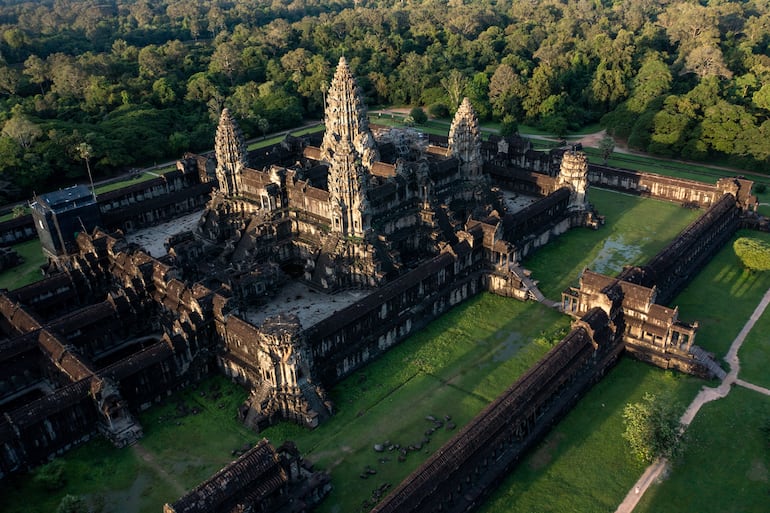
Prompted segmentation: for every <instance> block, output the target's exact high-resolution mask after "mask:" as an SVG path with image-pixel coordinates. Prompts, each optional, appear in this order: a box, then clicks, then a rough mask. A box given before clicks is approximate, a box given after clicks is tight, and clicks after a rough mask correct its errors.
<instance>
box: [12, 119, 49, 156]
mask: <svg viewBox="0 0 770 513" xmlns="http://www.w3.org/2000/svg"><path fill="white" fill-rule="evenodd" d="M3 135H6V136H8V137H10V138H11V139H13V140H15V141H16V142H17V143H19V146H21V147H22V148H24V149H25V150H26V149H29V147H30V146H32V143H34V142H35V141H36V140H37V139H38V138H39V137H40V136H41V135H43V131H42V130H41V129H40V127H39V126H37V125H36V124H35V123H33V122H32V121H30V120H29V119H27V118H26V117H25V116H21V115H14V116H13V117H12V118H11V119H9V120H8V121H6V122H5V125H4V126H3Z"/></svg>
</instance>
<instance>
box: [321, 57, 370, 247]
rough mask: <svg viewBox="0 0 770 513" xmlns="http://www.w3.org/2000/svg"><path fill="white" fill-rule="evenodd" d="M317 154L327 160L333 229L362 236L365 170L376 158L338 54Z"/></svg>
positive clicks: (356, 93) (357, 97) (357, 95)
mask: <svg viewBox="0 0 770 513" xmlns="http://www.w3.org/2000/svg"><path fill="white" fill-rule="evenodd" d="M325 117H326V119H325V122H326V132H325V133H324V138H323V143H322V144H321V158H322V159H323V160H324V161H326V162H328V163H329V178H328V183H329V201H330V202H331V212H332V226H331V229H332V231H333V232H336V233H339V234H341V235H342V236H354V237H363V236H364V234H365V233H366V232H367V231H368V230H369V223H370V219H369V217H370V216H369V212H368V209H369V205H368V201H367V198H366V191H367V188H368V183H369V170H370V169H371V167H372V164H373V163H374V162H376V161H377V160H379V156H378V154H377V147H376V145H375V142H374V137H373V136H372V133H371V132H370V131H369V121H368V119H367V118H366V106H365V105H364V102H363V100H362V99H361V93H360V91H359V89H358V84H357V83H356V81H355V79H354V78H353V75H352V74H351V72H350V68H349V67H348V63H347V61H346V60H345V57H341V58H340V62H339V65H338V66H337V71H336V72H335V74H334V78H333V79H332V83H331V87H329V93H328V95H327V98H326V113H325Z"/></svg>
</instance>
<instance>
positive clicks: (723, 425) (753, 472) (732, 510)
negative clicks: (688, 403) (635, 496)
mask: <svg viewBox="0 0 770 513" xmlns="http://www.w3.org/2000/svg"><path fill="white" fill-rule="evenodd" d="M763 428H764V429H765V430H767V429H768V428H770V397H767V396H763V395H760V394H758V393H757V392H753V391H751V390H746V389H744V388H742V387H737V386H736V387H733V388H732V390H731V391H730V393H729V395H728V396H727V397H726V398H724V399H720V400H718V401H714V402H711V403H707V404H705V405H704V406H703V408H701V410H700V412H699V413H698V415H697V416H696V417H695V419H694V420H693V422H692V424H691V425H690V428H689V429H688V432H687V433H688V435H687V436H688V443H687V450H686V451H685V453H684V455H683V456H682V458H681V459H680V461H678V462H677V463H676V465H675V466H674V468H673V469H672V470H671V472H670V474H669V475H668V476H667V477H666V479H665V480H664V481H663V482H662V483H660V484H656V485H653V486H652V487H651V488H650V489H649V490H648V491H647V493H646V494H645V495H644V497H643V498H642V500H641V502H640V503H639V505H638V506H637V508H636V510H635V511H636V512H638V513H667V512H670V513H684V512H698V513H766V512H767V511H768V509H770V508H769V505H770V447H769V446H768V443H770V437H769V436H768V433H767V431H764V432H763Z"/></svg>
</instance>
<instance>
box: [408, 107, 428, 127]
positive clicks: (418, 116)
mask: <svg viewBox="0 0 770 513" xmlns="http://www.w3.org/2000/svg"><path fill="white" fill-rule="evenodd" d="M409 117H410V118H412V119H413V120H414V123H415V124H417V125H422V124H423V123H425V122H426V121H428V115H427V114H425V111H424V110H422V108H421V107H415V108H413V109H412V110H410V111H409Z"/></svg>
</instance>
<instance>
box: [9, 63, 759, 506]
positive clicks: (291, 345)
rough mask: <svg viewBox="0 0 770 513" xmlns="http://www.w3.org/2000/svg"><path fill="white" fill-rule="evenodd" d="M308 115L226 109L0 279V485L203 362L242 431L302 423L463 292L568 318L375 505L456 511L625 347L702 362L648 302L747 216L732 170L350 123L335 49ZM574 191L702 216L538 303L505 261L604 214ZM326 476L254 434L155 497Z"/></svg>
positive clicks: (667, 312) (321, 486)
mask: <svg viewBox="0 0 770 513" xmlns="http://www.w3.org/2000/svg"><path fill="white" fill-rule="evenodd" d="M325 118H326V119H325V125H326V130H325V132H324V133H323V134H322V135H315V136H314V135H311V136H306V137H303V138H297V137H287V138H286V139H285V140H284V141H283V142H282V143H280V144H277V145H273V146H271V147H269V148H266V149H262V150H256V151H254V152H249V151H248V150H247V148H246V145H245V142H244V139H243V135H242V134H241V132H240V130H239V128H238V125H237V122H236V121H235V119H234V118H233V117H232V115H231V113H230V112H229V111H228V110H227V109H225V110H223V112H222V114H221V117H220V120H219V125H218V127H217V131H216V138H215V152H214V155H213V156H203V155H187V156H185V158H184V159H182V160H180V161H179V163H178V171H177V172H175V174H173V175H172V176H170V177H168V178H163V180H161V181H158V182H152V183H150V184H149V185H137V186H136V187H132V188H131V190H130V191H127V192H125V193H122V192H121V193H117V192H113V193H110V194H109V197H104V198H102V197H101V196H100V197H99V198H97V206H98V208H99V209H100V213H101V220H100V221H99V222H97V223H96V224H97V225H98V226H99V228H96V229H94V230H93V231H91V232H80V233H78V235H77V237H76V239H74V244H73V245H70V246H67V247H66V248H65V251H63V252H61V253H57V255H56V265H55V266H52V267H51V273H50V275H49V276H48V277H46V278H45V279H44V280H42V281H40V282H38V283H36V284H33V285H29V286H27V287H22V288H20V289H17V290H14V291H0V413H1V414H2V416H0V477H2V476H5V475H7V474H8V473H11V472H16V471H19V470H23V469H26V468H30V467H32V466H34V465H37V464H39V463H41V462H44V461H46V460H47V459H49V458H51V457H53V456H54V455H56V454H59V453H61V452H62V451H65V450H67V449H68V448H69V447H71V446H73V445H75V444H77V443H80V442H82V441H84V440H86V439H88V438H90V437H91V436H93V435H95V434H97V433H100V434H102V435H104V436H106V437H107V438H108V439H109V440H111V441H112V442H113V443H115V445H118V446H124V445H128V444H131V443H133V442H134V441H135V440H137V439H138V438H140V437H141V436H142V428H141V426H140V425H139V423H138V421H137V418H136V416H135V413H136V412H137V411H139V410H142V409H145V408H148V407H149V406H150V405H152V404H153V403H154V402H157V401H160V400H161V399H162V398H163V397H165V396H167V395H168V394H170V393H172V392H173V391H175V390H178V389H179V388H181V387H184V386H186V385H189V384H191V383H194V382H197V381H199V380H200V379H202V378H203V377H205V376H207V375H209V374H211V373H212V372H220V373H223V374H225V375H226V376H228V377H230V378H231V379H233V380H234V381H236V382H238V383H240V384H241V385H242V386H244V387H246V388H247V389H248V391H249V397H248V400H247V401H246V402H245V403H244V404H243V405H242V406H241V407H240V410H239V412H238V413H239V415H240V418H241V419H242V420H243V421H244V422H245V423H246V424H247V425H248V426H250V427H252V428H254V429H257V430H259V429H261V428H263V427H264V426H267V425H269V424H270V423H272V422H275V421H277V420H278V419H288V420H291V421H294V422H297V423H299V424H301V425H304V426H307V427H309V428H313V427H315V426H317V425H318V424H319V423H320V422H322V421H323V420H324V419H326V418H328V417H329V416H330V415H333V414H334V405H333V404H332V402H331V401H330V400H329V398H328V397H327V394H326V390H327V389H329V388H330V387H332V386H333V385H335V384H336V383H338V382H339V381H340V380H341V379H343V378H345V377H346V376H348V375H350V374H351V373H353V372H354V371H355V370H357V369H359V368H361V367H362V366H364V365H366V364H367V363H368V362H369V361H371V360H372V359H373V358H375V357H377V356H378V355H380V354H382V353H383V352H385V351H387V350H388V349H389V348H391V347H393V346H394V345H395V344H397V343H399V342H400V341H402V340H403V339H405V338H406V337H407V336H409V335H410V334H412V333H414V332H415V331H417V330H419V329H420V328H422V327H423V326H425V325H426V324H427V323H428V322H430V321H431V320H433V319H435V318H436V317H438V316H440V315H441V314H442V313H444V312H446V311H447V310H449V309H450V308H451V307H452V306H454V305H456V304H458V303H460V302H462V301H463V300H465V299H467V298H469V297H471V296H473V295H474V294H477V293H479V292H481V291H490V292H493V293H495V294H500V295H504V296H508V297H514V298H518V299H521V300H527V299H536V300H539V301H542V302H544V303H546V304H548V305H549V306H552V307H554V308H558V309H560V310H562V311H564V312H565V313H567V314H569V315H571V316H573V317H574V318H575V322H574V325H573V330H572V331H571V332H570V334H569V335H567V337H565V339H564V340H562V342H560V343H559V344H558V345H557V346H556V347H555V348H554V349H553V350H552V351H551V352H550V353H549V354H548V355H547V356H546V357H545V358H544V360H543V361H542V362H540V363H539V364H538V365H536V367H535V368H533V369H532V370H531V371H530V372H528V373H527V374H526V375H525V376H523V377H522V378H521V379H520V380H518V381H517V382H516V383H514V384H513V385H512V386H511V388H509V389H508V390H507V391H506V392H505V393H504V394H503V395H502V396H501V397H500V398H498V399H497V400H495V401H494V402H493V403H492V404H490V406H489V407H488V408H487V409H485V410H484V411H483V412H482V413H481V414H479V417H478V418H477V419H475V420H473V421H472V422H471V423H470V424H469V425H468V426H467V427H466V428H463V429H462V430H461V432H458V434H457V437H456V438H454V439H453V440H452V441H451V442H449V443H448V444H447V446H446V447H444V448H442V449H441V450H440V451H438V452H436V455H435V456H432V457H431V458H430V459H429V460H428V461H427V462H426V463H425V464H424V465H423V466H422V467H421V468H420V469H418V470H417V471H415V475H414V476H412V478H410V479H409V480H407V481H405V482H404V483H402V485H401V486H399V487H397V488H396V489H394V491H393V493H391V494H390V495H388V496H387V497H386V498H385V499H384V500H383V501H382V503H380V504H379V505H378V506H377V507H376V510H377V511H398V512H403V511H465V510H467V509H468V508H469V507H472V505H473V504H475V503H476V502H475V501H477V500H478V499H479V498H480V497H483V496H484V495H485V494H486V493H488V490H489V487H491V486H493V484H494V483H495V482H497V481H498V480H499V476H500V475H502V473H504V472H506V471H507V470H508V469H509V468H510V467H511V466H512V465H513V464H515V462H516V461H518V459H519V457H520V455H521V454H522V452H523V451H525V450H526V449H527V448H528V447H531V446H532V444H534V443H536V441H537V440H538V439H539V437H541V436H542V435H543V433H545V432H546V430H547V429H548V428H549V427H550V426H551V425H552V424H553V422H555V421H556V420H557V419H558V418H559V417H561V416H562V415H564V414H565V413H566V411H568V410H569V408H570V407H571V405H572V404H574V403H575V401H577V399H578V398H579V397H580V395H581V394H582V393H584V392H585V391H586V390H587V389H588V387H590V385H591V384H592V383H594V382H595V381H596V380H598V379H600V378H601V376H602V375H603V373H604V372H606V370H607V369H608V368H609V367H610V366H611V365H612V364H613V363H614V362H615V361H616V360H617V358H618V356H619V355H620V354H621V352H623V351H627V352H628V353H630V354H632V355H634V356H636V357H639V358H641V359H643V360H646V361H649V362H651V363H653V364H655V365H658V366H661V367H664V368H675V369H679V370H682V371H685V372H690V373H693V374H697V375H701V376H704V377H709V376H719V375H720V372H723V371H721V369H719V367H718V365H716V363H715V362H714V361H713V359H712V358H711V357H710V355H708V354H706V353H705V352H704V351H702V350H700V349H699V348H698V347H697V345H696V344H695V343H694V341H695V336H696V332H697V323H695V322H693V323H688V322H686V321H684V320H681V319H679V316H678V311H677V309H676V308H669V307H668V306H667V303H668V302H669V301H671V300H672V299H673V298H674V297H675V294H676V292H678V291H679V290H681V288H682V287H684V286H685V285H686V284H687V283H688V282H689V280H690V279H691V278H692V277H693V276H694V275H695V273H696V272H697V271H698V270H699V269H700V268H701V267H702V266H703V265H704V264H705V262H706V261H708V259H709V258H710V257H711V256H712V255H713V254H714V253H715V252H716V251H718V250H719V248H720V247H721V246H722V245H723V244H724V242H725V241H726V240H728V239H729V238H730V237H731V236H732V234H733V233H734V232H735V230H736V229H737V228H738V227H739V226H747V227H760V228H761V224H762V221H760V220H758V218H757V217H756V216H755V215H754V214H752V212H751V210H752V209H753V208H754V206H755V204H756V199H755V198H754V197H753V196H751V194H750V190H751V185H752V184H751V182H750V181H748V180H744V179H723V180H720V181H719V182H718V183H717V184H716V185H708V184H701V183H695V182H689V181H687V180H678V179H671V178H667V177H661V176H658V175H653V174H649V173H639V172H633V171H627V170H619V169H614V168H609V167H605V166H595V165H590V164H589V163H588V162H587V159H586V156H585V154H583V153H582V152H581V151H579V149H576V148H571V149H560V150H554V151H551V152H537V151H534V150H533V149H532V147H531V145H530V144H529V143H528V142H526V141H524V140H523V139H520V138H518V137H506V138H502V137H497V136H491V137H490V138H488V139H487V140H482V137H481V132H480V130H479V125H478V120H477V118H476V114H475V112H474V110H473V107H472V106H471V103H470V102H469V101H468V100H467V99H465V100H463V102H462V104H461V105H460V106H459V108H458V110H457V113H456V115H455V117H454V119H453V121H452V123H451V126H450V129H449V133H448V137H436V136H425V135H423V134H420V133H418V132H416V131H414V130H410V129H388V128H381V127H370V126H369V121H368V118H367V114H366V107H365V105H364V103H363V100H362V97H361V94H360V92H359V90H358V87H357V85H356V81H355V79H354V77H353V75H352V73H351V70H350V68H349V67H348V64H347V62H346V61H345V59H344V58H342V59H340V62H339V65H338V67H337V69H336V73H335V75H334V78H333V80H332V83H331V86H330V88H329V91H328V95H327V105H326V112H325ZM589 183H591V184H600V185H601V186H602V187H606V188H610V189H615V190H620V191H625V192H629V193H633V194H638V195H643V196H649V197H656V198H660V199H664V200H668V201H675V202H678V203H680V204H683V205H686V206H688V207H691V208H701V209H704V214H703V216H702V217H701V218H700V219H698V221H696V222H695V223H693V224H692V225H691V226H690V227H688V228H687V229H686V230H685V231H684V232H683V233H682V234H681V235H680V236H679V238H677V240H675V241H674V242H672V243H671V245H669V246H668V247H667V248H666V249H664V250H663V251H662V252H661V253H660V254H659V255H658V256H656V257H655V258H654V259H652V260H651V261H650V262H649V263H648V264H646V265H644V266H635V267H629V268H627V269H625V270H624V271H623V272H622V273H621V274H620V275H618V276H617V277H606V276H602V275H600V274H597V273H593V272H591V271H590V270H586V271H585V272H584V273H583V275H582V277H581V280H580V287H578V288H572V289H569V290H566V291H565V292H564V294H563V295H562V298H561V302H550V301H548V300H546V299H545V298H543V297H542V294H541V293H540V292H539V291H538V289H537V287H536V282H535V281H534V280H533V279H532V278H531V277H530V276H529V273H528V272H526V271H525V270H523V269H522V268H521V267H520V262H521V261H522V260H523V259H524V258H525V257H527V256H528V255H530V254H531V253H532V252H534V251H535V250H537V249H538V248H539V247H542V246H543V245H545V244H547V243H548V242H549V241H550V240H552V239H553V238H554V237H556V236H558V235H560V234H563V233H564V232H566V231H567V230H569V229H572V228H576V227H589V228H598V227H599V226H600V225H601V223H602V217H601V216H599V215H598V214H597V213H596V212H594V211H593V208H592V207H591V205H590V202H589ZM187 191H189V192H187ZM203 191H206V192H208V191H210V196H208V200H207V202H206V205H205V210H204V212H203V214H202V215H201V216H200V220H199V221H198V222H197V224H196V225H195V226H194V228H193V229H191V230H187V231H182V232H179V233H176V234H174V235H173V236H171V237H170V238H169V239H168V240H167V242H166V245H165V249H166V252H165V254H163V255H159V256H158V255H156V256H153V255H151V254H150V252H149V251H148V250H147V249H146V248H144V247H142V246H141V245H140V244H138V243H136V242H134V241H141V239H132V235H131V234H130V233H127V234H126V235H124V233H123V231H122V230H125V231H127V232H130V231H131V229H132V228H135V227H137V226H146V225H151V224H152V223H153V221H155V222H157V221H161V220H164V219H167V218H168V217H170V216H172V215H174V214H175V213H176V214H178V213H182V212H185V211H189V210H190V209H192V208H194V207H197V206H198V205H200V203H201V201H202V200H201V199H200V198H202V197H203V195H202V193H203ZM89 208H90V207H89ZM1 228H2V227H0V229H1ZM14 229H15V230H17V232H19V222H16V224H15V225H14ZM55 250H57V248H56V247H52V251H55ZM301 469H304V470H301ZM308 483H314V484H313V485H312V486H308ZM326 489H328V481H327V480H326V479H324V478H323V476H319V475H318V474H316V473H312V471H311V470H309V469H308V468H307V466H306V465H302V464H301V458H300V457H299V455H298V454H297V453H296V450H294V449H292V448H291V447H288V448H287V447H283V448H280V449H278V450H276V449H275V448H273V447H272V446H271V445H270V444H269V443H267V442H260V444H259V446H258V447H257V448H255V449H254V450H252V451H249V452H248V453H247V454H245V455H244V456H243V457H242V458H240V459H239V460H236V461H235V462H233V463H232V464H231V465H229V466H228V467H226V468H225V469H223V470H222V471H221V472H219V473H217V474H216V475H215V476H213V477H212V478H211V480H209V481H207V482H205V483H203V484H201V485H200V486H199V487H197V488H196V489H195V490H193V491H192V492H190V495H188V496H186V497H183V498H181V499H180V500H179V501H177V502H176V503H174V504H171V505H167V507H166V510H167V511H175V512H179V513H181V512H182V511H231V510H234V509H233V508H236V509H237V508H240V509H238V510H239V511H248V510H250V509H249V508H255V509H254V510H255V511H278V510H280V508H283V507H285V506H286V505H287V504H290V503H291V504H294V505H297V504H300V503H302V504H307V505H308V507H311V506H312V504H314V503H315V502H317V501H318V500H320V498H321V497H322V496H323V494H324V490H326ZM255 490H261V491H260V492H259V493H258V494H257V493H256V492H255ZM257 496H259V497H257ZM468 501H470V503H469V502H468ZM255 505H256V506H255ZM196 508H197V509H196Z"/></svg>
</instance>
